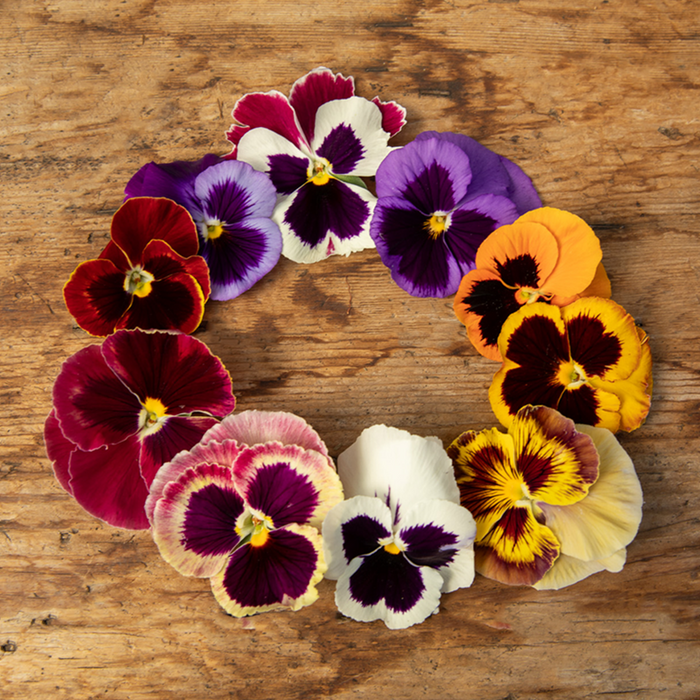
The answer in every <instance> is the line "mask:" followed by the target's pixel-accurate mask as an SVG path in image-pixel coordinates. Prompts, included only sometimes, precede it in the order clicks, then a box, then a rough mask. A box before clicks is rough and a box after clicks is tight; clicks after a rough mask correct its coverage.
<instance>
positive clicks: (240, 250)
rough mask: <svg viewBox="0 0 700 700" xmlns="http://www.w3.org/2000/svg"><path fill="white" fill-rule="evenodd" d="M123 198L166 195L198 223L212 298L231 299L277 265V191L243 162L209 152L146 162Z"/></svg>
mask: <svg viewBox="0 0 700 700" xmlns="http://www.w3.org/2000/svg"><path fill="white" fill-rule="evenodd" d="M125 194H126V198H127V199H129V198H131V197H138V196H150V197H167V198H168V199H172V200H173V201H175V202H177V203H178V204H180V205H182V206H183V207H185V209H187V211H189V213H190V215H191V216H192V218H193V219H194V222H195V224H196V225H197V232H198V234H199V254H200V255H201V256H202V257H203V258H204V259H205V260H206V261H207V265H208V266H209V274H210V278H211V298H212V299H215V300H218V301H224V300H227V299H233V298H234V297H237V296H238V295H239V294H242V293H243V292H245V291H246V290H248V289H250V287H252V286H253V285H254V284H255V283H256V282H257V281H258V280H259V279H260V278H261V277H263V276H264V275H266V274H267V273H268V272H269V271H270V270H271V269H272V268H273V267H274V266H275V265H276V263H277V261H278V260H279V257H280V253H281V251H282V236H281V234H280V231H279V228H278V226H277V224H275V223H274V222H273V221H272V220H271V218H270V217H271V216H272V212H273V210H274V207H275V202H276V199H277V197H276V193H275V188H274V186H273V184H272V183H271V182H270V179H269V178H268V177H267V176H266V175H265V174H264V173H259V172H257V171H255V170H253V168H252V167H250V166H249V165H247V164H246V163H242V162H239V161H235V160H223V159H221V158H219V157H218V156H215V155H213V154H208V155H206V156H204V158H201V159H200V160H198V161H195V162H187V161H176V162H174V163H161V164H157V163H148V164H146V165H144V166H143V167H142V168H141V169H140V170H139V171H138V172H137V173H136V174H135V175H134V176H133V177H132V178H131V180H130V181H129V183H128V184H127V186H126V188H125Z"/></svg>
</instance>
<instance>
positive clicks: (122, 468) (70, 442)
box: [44, 330, 236, 530]
mask: <svg viewBox="0 0 700 700" xmlns="http://www.w3.org/2000/svg"><path fill="white" fill-rule="evenodd" d="M235 403H236V402H235V399H234V397H233V394H232V393H231V378H230V377H229V375H228V372H227V371H226V369H225V368H224V366H223V365H222V363H221V361H220V360H219V359H218V358H217V357H215V356H214V355H212V354H211V353H210V352H209V350H208V348H207V347H206V345H205V344H204V343H202V342H201V341H199V340H197V339H195V338H192V337H190V336H187V335H184V334H181V333H172V332H166V331H151V332H146V331H142V330H131V331H127V330H121V331H117V332H116V333H115V334H114V335H112V336H110V337H109V338H107V339H106V340H105V341H104V342H103V343H102V344H101V345H91V346H89V347H86V348H83V349H82V350H80V351H78V352H77V353H76V354H75V355H73V356H72V357H70V358H68V359H67V360H66V361H65V362H64V363H63V367H62V369H61V372H60V373H59V375H58V377H57V378H56V382H55V384H54V387H53V404H54V407H53V410H52V412H51V414H50V415H49V417H48V419H47V420H46V426H45V432H44V438H45V441H46V450H47V453H48V456H49V459H50V460H51V461H52V463H53V469H54V473H55V475H56V478H57V479H58V481H59V483H60V484H61V485H62V486H63V488H64V489H66V491H68V493H70V494H71V495H72V496H74V497H75V499H76V500H77V501H78V503H79V504H80V505H81V506H82V507H83V508H85V509H86V510H87V511H88V512H90V513H92V514H93V515H95V516H97V517H98V518H101V519H102V520H105V521H106V522H108V523H109V524H110V525H114V526H116V527H123V528H129V529H134V530H138V529H144V528H147V527H148V526H149V523H148V518H147V517H146V513H145V511H144V504H145V501H146V496H147V495H148V488H149V486H150V485H151V482H152V481H153V477H154V476H155V474H156V472H157V471H158V469H159V468H160V466H161V465H162V464H163V463H164V462H167V461H168V460H170V459H172V457H174V456H175V455H176V454H177V453H178V452H180V451H181V450H188V449H190V448H191V447H192V446H193V445H195V444H197V442H199V440H200V439H201V437H202V436H203V435H204V434H205V433H206V432H207V430H209V428H211V427H212V426H213V425H214V424H216V423H217V422H218V419H219V417H221V416H225V415H226V414H228V413H229V412H230V411H232V410H233V409H234V407H235Z"/></svg>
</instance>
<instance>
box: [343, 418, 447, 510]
mask: <svg viewBox="0 0 700 700" xmlns="http://www.w3.org/2000/svg"><path fill="white" fill-rule="evenodd" d="M338 473H339V474H340V480H341V481H342V482H343V489H344V491H345V497H346V498H352V497H353V496H376V497H377V498H379V499H380V500H382V501H383V502H384V503H386V504H387V505H388V506H389V508H390V509H391V512H392V514H393V516H394V520H395V522H400V521H401V518H402V512H403V509H404V508H406V507H408V506H409V505H410V504H411V503H415V502H420V501H425V500H429V499H433V498H437V499H442V500H446V501H452V502H453V503H459V489H458V488H457V484H456V483H455V479H454V474H453V471H452V462H451V460H450V458H449V457H448V456H447V453H446V452H445V450H444V449H443V447H442V442H441V441H440V440H439V439H438V438H436V437H428V438H424V437H419V436H418V435H411V434H410V433H408V432H407V431H405V430H399V429H397V428H389V427H387V426H386V425H374V426H372V427H371V428H366V429H365V430H363V431H362V433H361V434H360V437H358V438H357V440H356V441H355V442H354V443H353V444H352V445H351V446H350V447H348V449H347V450H345V451H344V452H343V453H342V454H341V455H340V456H339V457H338Z"/></svg>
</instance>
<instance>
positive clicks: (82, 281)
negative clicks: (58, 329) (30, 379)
mask: <svg viewBox="0 0 700 700" xmlns="http://www.w3.org/2000/svg"><path fill="white" fill-rule="evenodd" d="M196 253H197V231H196V229H195V225H194V222H193V221H192V217H191V216H190V215H189V214H188V213H187V211H186V210H185V209H184V208H183V207H181V206H179V205H177V204H175V202H171V201H169V200H167V199H156V198H151V197H139V198H136V199H131V200H129V201H128V202H125V203H124V204H123V205H122V206H121V207H120V208H119V209H118V211H117V212H116V214H115V215H114V217H113V219H112V228H111V240H110V242H109V243H108V244H107V246H106V248H105V249H104V250H103V251H102V253H101V254H100V257H99V258H98V259H97V260H87V261H86V262H84V263H81V264H80V265H78V267H77V268H76V269H75V270H74V271H73V274H72V275H71V276H70V279H69V280H68V282H67V283H66V285H65V287H64V289H63V296H64V299H65V301H66V306H67V307H68V311H70V313H71V314H72V315H73V317H74V318H75V320H76V321H77V322H78V325H79V326H80V327H81V328H82V329H84V330H86V331H87V332H88V333H90V334H91V335H96V336H105V335H109V334H110V333H113V332H114V331H115V330H118V329H120V328H142V329H161V330H178V331H182V332H183V333H192V332H193V331H194V330H195V329H196V328H197V326H198V325H199V323H200V321H201V320H202V316H203V315H204V303H205V302H206V300H207V299H208V298H209V292H210V286H209V271H208V269H207V264H206V262H205V261H204V259H203V258H201V257H200V256H198V255H196Z"/></svg>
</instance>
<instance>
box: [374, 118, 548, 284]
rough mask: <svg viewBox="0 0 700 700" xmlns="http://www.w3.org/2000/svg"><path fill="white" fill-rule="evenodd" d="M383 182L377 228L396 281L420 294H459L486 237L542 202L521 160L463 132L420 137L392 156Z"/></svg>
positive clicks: (379, 177) (383, 170)
mask: <svg viewBox="0 0 700 700" xmlns="http://www.w3.org/2000/svg"><path fill="white" fill-rule="evenodd" d="M376 181H377V197H378V201H377V204H376V206H375V210H374V214H373V218H372V222H371V227H370V233H371V236H372V238H373V240H374V242H375V244H376V247H377V252H378V253H379V255H380V257H381V259H382V262H383V263H384V264H385V265H386V266H387V267H388V268H389V269H390V270H391V276H392V278H393V279H394V281H395V282H396V283H397V284H398V285H399V286H400V287H401V288H403V289H405V290H406V291H407V292H408V293H409V294H412V295H413V296H421V297H445V296H448V295H450V294H454V293H455V292H456V291H457V288H458V287H459V283H460V281H461V280H462V277H463V276H464V275H466V274H467V273H468V272H469V271H470V270H472V269H473V268H474V265H475V263H474V259H475V257H476V251H477V249H478V248H479V246H480V245H481V243H482V241H483V240H484V239H485V238H486V237H487V236H488V235H489V234H490V233H491V232H492V231H494V230H495V229H496V228H498V227H500V226H503V225H506V224H511V223H513V221H515V220H516V219H517V218H518V217H519V216H520V215H521V214H524V213H525V212H527V211H530V210H531V209H535V208H537V207H540V206H541V201H540V198H539V197H538V195H537V192H536V191H535V188H534V186H533V185H532V182H531V180H530V178H529V177H528V176H527V175H525V173H524V172H523V171H522V170H521V169H520V168H519V167H518V166H517V165H515V163H512V162H511V161H509V160H508V159H506V158H504V157H502V156H499V155H497V154H496V153H494V152H493V151H490V150H489V149H488V148H486V147H485V146H482V145H481V144H479V143H478V142H477V141H475V140H474V139H471V138H469V137H468V136H463V135H461V134H452V133H444V134H440V133H437V132H434V131H431V132H424V133H422V134H420V135H419V136H418V137H417V138H416V139H415V140H414V141H412V142H411V143H409V144H408V145H407V146H404V147H403V148H399V149H396V150H394V151H393V152H392V153H391V154H389V156H387V158H386V159H385V160H384V162H383V163H382V164H381V166H380V167H379V169H378V170H377V176H376Z"/></svg>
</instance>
